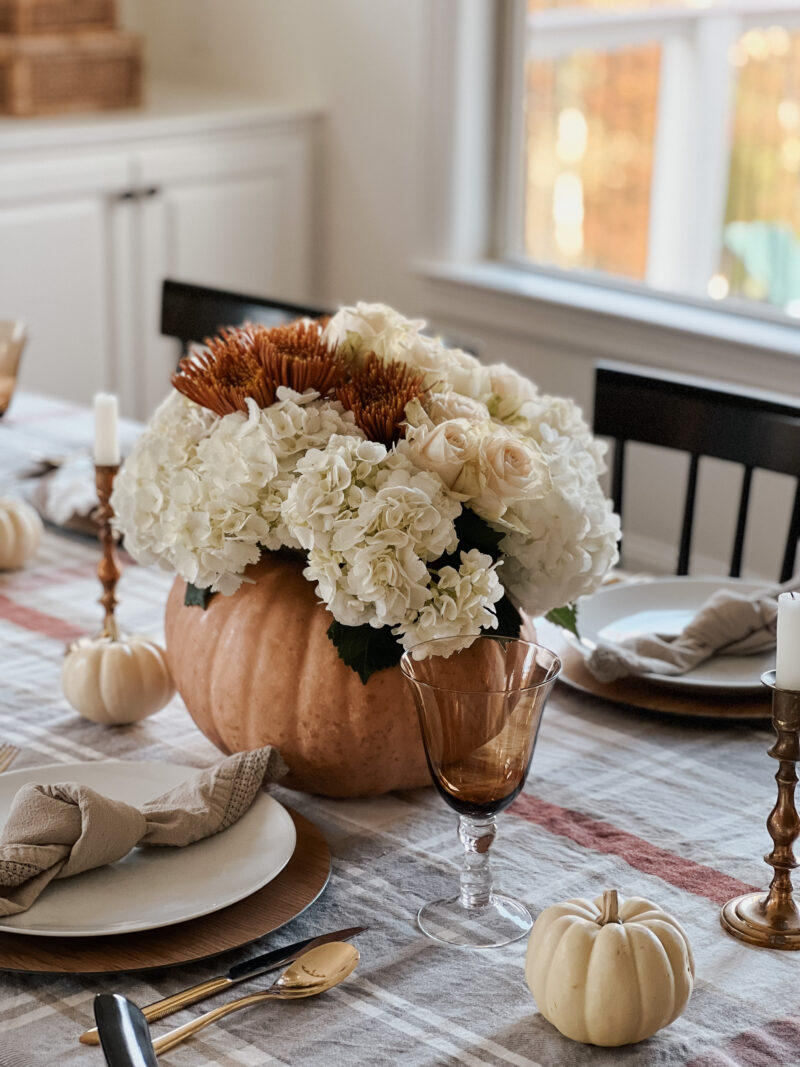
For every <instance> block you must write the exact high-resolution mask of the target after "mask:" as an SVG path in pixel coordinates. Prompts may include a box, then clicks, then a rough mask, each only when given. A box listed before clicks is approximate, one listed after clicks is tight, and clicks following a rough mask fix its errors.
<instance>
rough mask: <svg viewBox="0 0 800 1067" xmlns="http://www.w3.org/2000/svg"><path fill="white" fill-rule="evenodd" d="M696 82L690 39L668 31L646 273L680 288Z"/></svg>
mask: <svg viewBox="0 0 800 1067" xmlns="http://www.w3.org/2000/svg"><path fill="white" fill-rule="evenodd" d="M696 84H697V71H696V57H695V55H694V48H693V44H692V41H691V40H689V39H687V38H686V37H684V36H673V37H670V38H669V39H668V40H666V41H664V42H662V45H661V65H660V73H659V88H658V106H657V108H656V133H655V142H654V144H653V163H652V169H651V179H650V217H649V226H648V234H647V269H646V273H645V279H646V281H647V284H648V285H651V286H653V287H654V288H655V289H666V290H669V291H676V290H677V291H680V289H682V288H684V286H685V278H686V274H687V272H688V271H689V269H690V256H691V250H690V249H689V247H688V242H687V239H686V231H685V228H684V226H682V225H681V221H682V220H684V219H685V217H686V209H687V204H688V203H689V201H690V200H691V195H692V184H693V181H694V179H695V170H696V168H695V158H694V142H695V140H696V129H695V127H696V123H697V113H696V108H697V107H698V101H697V94H696Z"/></svg>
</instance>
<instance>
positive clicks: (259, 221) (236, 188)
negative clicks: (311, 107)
mask: <svg viewBox="0 0 800 1067" xmlns="http://www.w3.org/2000/svg"><path fill="white" fill-rule="evenodd" d="M315 129H316V116H315V115H314V114H313V113H309V112H304V111H291V112H287V111H286V110H285V109H283V110H277V111H276V110H274V109H265V108H263V107H262V108H253V107H252V106H251V107H249V108H247V109H237V108H230V107H228V108H227V109H224V110H223V111H222V112H218V111H215V110H213V109H212V110H210V111H208V112H207V113H203V112H202V110H201V111H198V110H196V109H195V110H193V111H192V112H191V113H190V114H188V115H187V114H182V113H181V112H180V109H178V111H177V112H175V111H170V110H169V109H168V108H167V109H162V110H161V111H160V112H159V113H158V114H156V115H153V114H151V113H148V112H147V111H144V112H142V113H139V114H136V115H131V114H127V113H126V116H125V118H124V119H119V120H117V121H116V122H115V121H113V120H112V119H105V120H104V121H103V122H100V121H98V120H95V121H94V122H89V121H88V120H86V121H85V122H84V123H83V124H81V123H80V122H78V121H73V122H72V123H71V124H68V123H65V122H64V121H63V120H62V121H61V122H60V123H53V122H51V123H41V124H37V123H30V124H25V125H24V126H23V125H21V124H14V123H9V122H8V121H0V319H4V318H13V319H17V318H23V319H25V321H26V322H27V323H28V325H29V331H30V342H29V346H28V349H27V350H26V352H25V356H24V358H23V366H22V373H21V383H22V385H23V386H24V387H26V388H29V389H36V390H39V391H41V392H47V393H50V394H54V395H59V396H62V397H64V398H67V399H74V400H79V401H83V402H86V401H88V400H89V399H90V398H91V395H92V393H93V392H95V391H96V390H98V389H113V390H116V391H118V392H119V394H120V402H121V406H122V410H123V412H124V413H125V414H126V415H131V416H138V417H145V416H147V415H148V414H149V412H150V411H151V410H152V408H153V407H154V406H155V404H156V403H157V402H158V401H159V400H160V399H161V397H162V396H163V395H164V394H165V392H166V389H167V387H168V383H169V375H170V373H171V371H172V369H173V367H174V365H175V360H176V358H177V355H178V351H177V346H176V345H175V344H174V343H173V342H171V341H169V340H167V339H164V338H162V337H161V336H160V333H159V320H160V301H161V284H162V282H163V280H164V278H165V277H172V278H177V279H180V280H183V281H190V282H197V283H200V284H205V285H211V286H216V287H219V288H225V289H233V290H237V291H240V292H245V293H252V294H256V295H258V294H263V295H265V296H273V297H285V298H286V299H289V300H291V299H294V300H299V301H305V302H308V301H309V300H312V299H313V298H314V296H315V289H316V284H317V278H316V275H315V257H314V256H313V248H314V242H315V240H316V229H317V227H316V221H315V217H314V202H313V196H312V179H313V169H314V168H313V161H314V152H315ZM98 143H101V144H102V148H99V147H98Z"/></svg>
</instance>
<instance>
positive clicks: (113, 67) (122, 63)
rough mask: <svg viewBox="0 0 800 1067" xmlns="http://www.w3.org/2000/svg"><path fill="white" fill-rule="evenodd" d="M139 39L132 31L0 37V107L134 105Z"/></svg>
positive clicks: (18, 111) (24, 110)
mask: <svg viewBox="0 0 800 1067" xmlns="http://www.w3.org/2000/svg"><path fill="white" fill-rule="evenodd" d="M141 95H142V50H141V41H140V38H139V37H137V36H136V35H135V34H131V33H117V32H104V33H78V34H59V35H58V36H52V35H50V36H45V35H40V36H31V37H14V36H9V35H7V36H4V37H0V112H2V113H5V114H7V115H19V116H23V115H55V114H58V113H60V112H65V111H87V110H89V111H93V110H97V109H105V108H120V107H136V106H137V105H138V104H140V103H141Z"/></svg>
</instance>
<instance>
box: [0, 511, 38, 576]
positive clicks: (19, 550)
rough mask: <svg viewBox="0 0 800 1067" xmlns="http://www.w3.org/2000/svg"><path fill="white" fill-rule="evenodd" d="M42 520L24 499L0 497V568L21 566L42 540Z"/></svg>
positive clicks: (13, 568) (12, 568) (11, 568)
mask: <svg viewBox="0 0 800 1067" xmlns="http://www.w3.org/2000/svg"><path fill="white" fill-rule="evenodd" d="M42 531H43V526H42V520H41V519H40V518H39V515H38V512H36V511H35V510H34V509H33V508H32V507H31V506H30V504H26V503H25V501H24V500H7V499H0V570H9V571H10V570H16V569H17V568H18V567H22V566H23V565H24V563H25V561H26V560H27V559H29V558H30V557H31V556H32V555H33V554H34V552H36V550H37V549H38V547H39V545H40V543H41V540H42Z"/></svg>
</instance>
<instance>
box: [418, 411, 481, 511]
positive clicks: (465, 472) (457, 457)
mask: <svg viewBox="0 0 800 1067" xmlns="http://www.w3.org/2000/svg"><path fill="white" fill-rule="evenodd" d="M480 439H481V434H480V431H479V430H478V429H477V428H476V426H475V425H474V424H473V423H470V422H468V421H467V420H466V419H448V420H447V421H446V422H440V423H439V425H438V426H434V427H433V429H429V428H428V427H426V426H419V427H416V428H413V429H411V430H409V431H408V434H407V437H406V445H407V449H408V455H409V458H410V459H411V461H412V463H414V464H415V465H416V466H417V467H419V468H420V469H421V470H427V471H433V472H434V473H435V474H438V475H439V477H440V478H441V479H442V481H443V482H444V484H445V485H446V486H447V488H448V489H450V490H451V491H452V492H454V493H458V494H460V495H462V496H465V497H471V496H473V495H475V493H476V492H480V488H481V487H480V483H479V475H478V459H479V450H480Z"/></svg>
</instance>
